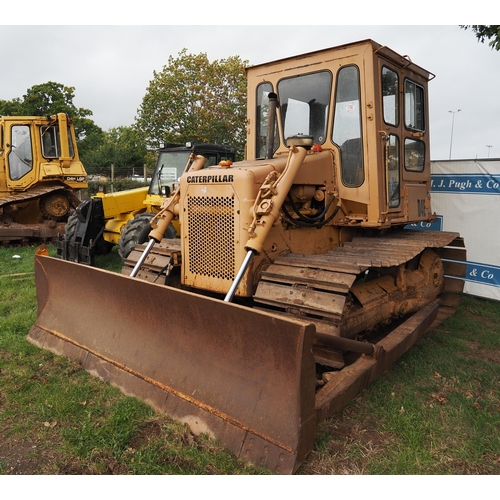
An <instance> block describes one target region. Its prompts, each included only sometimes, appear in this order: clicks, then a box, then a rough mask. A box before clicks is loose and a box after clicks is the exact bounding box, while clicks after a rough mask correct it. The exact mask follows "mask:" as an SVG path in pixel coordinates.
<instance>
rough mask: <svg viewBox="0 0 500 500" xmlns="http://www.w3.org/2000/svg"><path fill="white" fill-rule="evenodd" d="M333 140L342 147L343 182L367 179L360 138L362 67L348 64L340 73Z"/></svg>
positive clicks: (353, 183) (350, 183)
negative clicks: (360, 73) (360, 77)
mask: <svg viewBox="0 0 500 500" xmlns="http://www.w3.org/2000/svg"><path fill="white" fill-rule="evenodd" d="M333 142H335V144H337V145H338V146H339V147H340V165H341V175H342V182H343V183H344V185H345V186H347V187H358V186H361V184H363V182H364V180H365V178H364V177H365V174H364V166H363V143H362V140H361V98H360V86H359V69H358V68H357V67H356V66H346V67H344V68H342V69H341V70H340V71H339V72H338V75H337V87H336V91H335V117H334V123H333Z"/></svg>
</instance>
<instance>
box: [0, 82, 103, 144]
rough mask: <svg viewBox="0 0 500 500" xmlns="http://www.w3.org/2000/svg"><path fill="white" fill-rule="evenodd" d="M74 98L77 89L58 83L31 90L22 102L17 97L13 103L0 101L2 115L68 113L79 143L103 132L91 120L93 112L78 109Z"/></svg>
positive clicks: (34, 87) (37, 86) (38, 86)
mask: <svg viewBox="0 0 500 500" xmlns="http://www.w3.org/2000/svg"><path fill="white" fill-rule="evenodd" d="M74 98H75V87H66V86H64V85H63V84H61V83H56V82H47V83H41V84H39V85H33V87H31V88H29V89H28V90H27V91H26V94H24V96H23V99H22V100H21V99H19V98H18V97H16V98H15V99H12V101H0V115H4V116H50V115H54V114H56V113H66V114H67V115H68V116H70V117H71V118H72V119H73V122H74V125H75V132H76V136H77V139H78V140H79V141H81V140H84V139H85V137H86V136H87V135H89V134H91V133H96V132H99V131H100V132H102V130H101V129H100V128H99V127H98V126H97V125H96V124H95V123H94V122H93V120H91V119H90V118H89V117H90V116H92V111H91V110H90V109H85V108H77V107H76V106H75V105H74V103H73V99H74Z"/></svg>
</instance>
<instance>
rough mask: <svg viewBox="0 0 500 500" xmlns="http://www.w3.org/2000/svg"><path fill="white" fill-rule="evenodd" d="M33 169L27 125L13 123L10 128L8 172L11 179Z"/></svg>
mask: <svg viewBox="0 0 500 500" xmlns="http://www.w3.org/2000/svg"><path fill="white" fill-rule="evenodd" d="M32 169H33V154H32V150H31V132H30V128H29V126H28V125H14V126H13V127H12V129H11V151H10V153H9V174H10V178H11V179H12V180H13V181H17V180H19V179H21V177H24V176H25V175H26V174H27V173H29V172H31V170H32Z"/></svg>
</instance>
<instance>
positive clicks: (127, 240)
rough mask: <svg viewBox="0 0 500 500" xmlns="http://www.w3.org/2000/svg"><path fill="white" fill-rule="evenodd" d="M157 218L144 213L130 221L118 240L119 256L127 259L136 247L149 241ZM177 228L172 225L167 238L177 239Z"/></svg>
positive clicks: (169, 227) (166, 235)
mask: <svg viewBox="0 0 500 500" xmlns="http://www.w3.org/2000/svg"><path fill="white" fill-rule="evenodd" d="M154 216H155V214H153V213H149V212H146V213H142V214H139V215H136V216H135V217H134V218H133V219H132V220H129V221H128V222H127V224H126V225H125V227H124V228H123V230H122V234H121V236H120V239H119V240H118V254H119V255H120V257H121V258H122V259H126V258H127V257H128V256H129V254H130V252H131V251H132V250H133V249H134V248H135V246H136V245H140V244H141V243H145V242H146V241H148V235H149V232H150V231H151V219H152V218H153V217H154ZM175 236H176V232H175V228H174V227H173V226H172V224H170V225H169V226H168V229H167V232H166V233H165V238H175Z"/></svg>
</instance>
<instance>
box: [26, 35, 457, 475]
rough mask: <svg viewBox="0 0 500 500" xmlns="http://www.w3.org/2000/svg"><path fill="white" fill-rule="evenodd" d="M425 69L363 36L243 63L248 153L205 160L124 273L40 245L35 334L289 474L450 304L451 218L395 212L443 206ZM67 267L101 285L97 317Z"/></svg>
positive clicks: (453, 272)
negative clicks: (74, 290)
mask: <svg viewBox="0 0 500 500" xmlns="http://www.w3.org/2000/svg"><path fill="white" fill-rule="evenodd" d="M432 77H433V75H432V74H431V73H429V72H428V71H426V70H425V69H423V68H421V67H419V66H417V65H416V64H414V63H413V62H411V61H410V60H409V59H408V58H407V57H403V56H400V55H398V54H397V53H395V52H394V51H392V50H391V49H389V48H387V47H384V46H381V45H379V44H377V43H376V42H374V41H372V40H364V41H360V42H356V43H352V44H348V45H343V46H340V47H333V48H330V49H325V50H321V51H317V52H313V53H309V54H304V55H300V56H296V57H290V58H287V59H283V60H279V61H275V62H271V63H267V64H261V65H257V66H252V67H249V68H248V69H247V79H248V100H247V103H248V116H247V127H248V130H247V133H248V142H247V149H246V159H245V160H244V161H240V162H235V163H233V164H232V165H215V166H211V167H208V168H204V169H203V170H201V168H202V166H203V158H201V157H199V158H196V159H195V161H194V166H195V167H196V168H191V169H189V170H188V169H186V170H185V172H184V174H183V175H182V176H181V179H180V183H179V187H178V189H177V190H176V191H175V192H174V193H173V194H172V196H171V197H170V198H169V199H168V200H166V201H165V202H164V204H163V206H162V209H161V211H160V212H159V213H158V214H156V216H155V217H154V219H153V220H152V221H151V227H152V230H151V232H150V233H149V242H148V243H147V244H146V245H141V246H139V247H136V248H135V249H134V251H133V252H132V253H131V255H130V258H129V259H128V261H125V265H124V268H123V272H122V274H121V275H120V274H113V273H109V272H106V271H102V270H98V269H91V271H88V270H87V269H85V267H84V266H81V265H78V264H74V263H71V262H61V261H58V260H57V259H53V258H50V257H45V256H36V257H35V260H36V266H35V268H36V283H37V293H38V301H39V311H38V318H37V320H36V323H35V325H34V326H33V327H32V328H31V330H30V333H29V336H28V339H29V340H30V341H31V342H33V343H35V344H36V345H39V346H41V347H43V348H46V349H50V350H52V351H54V352H57V353H60V354H64V355H66V356H70V357H73V358H76V359H79V360H80V361H81V363H82V365H83V366H84V368H85V369H87V370H89V371H91V372H92V373H94V374H97V375H99V376H100V377H102V378H103V379H104V380H107V381H110V382H112V383H114V384H116V385H118V386H119V387H121V388H122V389H123V390H124V391H126V393H128V394H133V395H136V396H137V397H139V398H142V399H143V400H145V401H147V402H148V403H149V404H151V405H152V406H154V407H155V408H157V409H159V410H160V411H164V412H167V413H168V414H170V415H172V416H173V417H175V418H177V419H179V420H181V421H182V422H185V423H187V424H188V425H190V426H191V428H192V429H193V430H195V431H203V432H207V433H208V434H209V435H211V436H214V437H216V438H218V439H220V440H221V441H222V442H223V443H224V444H225V445H226V446H227V447H228V448H230V449H231V450H232V451H233V452H234V453H235V454H236V455H237V456H239V457H242V458H244V459H246V460H249V461H253V462H255V463H257V464H259V465H261V466H263V467H267V468H268V469H269V470H271V471H273V472H277V473H291V472H294V471H295V470H296V469H297V468H298V466H299V465H300V463H301V461H302V460H303V459H304V458H305V457H306V456H307V454H308V453H309V452H310V451H311V449H312V448H313V446H314V438H315V431H316V426H317V425H318V423H319V422H321V421H322V420H323V419H325V418H327V417H328V416H330V415H332V414H333V413H334V412H335V411H337V410H338V409H339V408H341V407H342V406H343V405H345V404H346V403H347V402H348V401H350V400H351V399H352V398H354V397H355V396H356V395H357V394H358V393H359V392H360V391H361V390H362V389H364V388H365V387H366V386H367V385H368V384H369V383H370V382H371V381H372V380H374V379H375V378H376V377H377V376H379V375H380V373H382V371H383V370H385V369H386V368H387V367H388V366H390V365H391V363H393V362H395V361H396V360H397V358H398V357H399V356H401V355H402V354H403V353H404V352H406V351H407V350H408V349H409V348H410V347H411V346H412V345H413V344H414V343H415V342H416V341H417V340H418V338H419V337H420V336H421V335H422V334H423V333H425V331H427V330H428V329H429V328H430V327H431V326H432V325H434V324H436V323H437V322H439V321H441V320H442V319H444V318H445V317H446V316H447V315H449V314H452V313H453V310H454V307H456V305H457V303H458V300H459V297H460V292H461V291H462V288H463V276H464V273H465V264H464V260H465V248H464V244H463V240H462V238H460V235H459V234H458V233H455V232H453V233H450V232H438V231H418V230H412V229H407V228H406V226H407V225H408V224H411V223H418V222H421V221H432V220H434V218H435V214H434V213H433V212H432V210H431V203H430V202H431V199H430V194H429V187H430V159H429V126H428V82H429V81H430V80H431V79H432ZM172 220H178V221H179V222H180V228H181V231H180V238H165V237H164V235H165V232H166V230H167V228H168V227H169V225H170V224H171V222H172ZM70 283H75V286H78V288H79V289H81V287H84V289H87V287H88V288H89V289H90V288H91V287H93V286H95V285H96V283H99V287H100V290H101V294H100V296H99V299H98V300H96V301H95V302H96V304H92V306H91V308H92V311H93V314H92V321H91V324H88V323H86V324H85V325H84V324H83V322H84V320H83V319H82V318H84V317H86V315H85V314H84V313H83V311H81V309H82V307H85V309H86V310H87V308H88V307H89V304H88V303H86V304H85V306H83V305H80V304H79V302H80V301H78V300H76V299H75V301H72V300H71V298H72V297H73V296H76V295H77V294H71V293H69V294H68V286H71V285H70ZM76 284H78V285H76ZM97 302H98V303H97ZM62 305H64V307H62ZM117 315H120V323H119V324H116V321H115V320H114V318H115V317H116V316H117Z"/></svg>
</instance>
